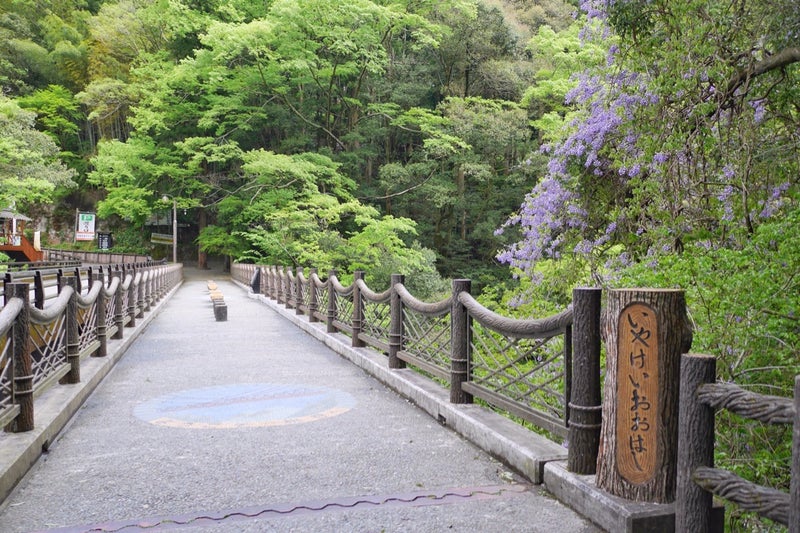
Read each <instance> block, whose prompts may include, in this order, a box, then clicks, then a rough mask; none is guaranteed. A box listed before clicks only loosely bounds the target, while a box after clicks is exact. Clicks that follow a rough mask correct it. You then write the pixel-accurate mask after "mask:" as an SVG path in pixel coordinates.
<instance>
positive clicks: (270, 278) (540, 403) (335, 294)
mask: <svg viewBox="0 0 800 533" xmlns="http://www.w3.org/2000/svg"><path fill="white" fill-rule="evenodd" d="M231 275H232V277H233V278H234V279H236V280H237V281H239V282H241V283H243V284H248V285H250V286H251V287H252V288H253V290H254V292H257V293H260V294H263V295H264V296H266V297H268V298H271V299H274V300H275V301H277V302H278V303H279V304H283V305H285V306H286V307H287V308H290V309H295V311H296V313H298V314H304V315H307V316H308V317H309V320H310V321H312V322H320V321H323V322H325V324H326V330H327V331H328V332H329V333H337V332H340V333H344V334H346V335H349V336H350V338H351V344H352V346H353V347H364V346H369V347H372V348H374V349H376V350H378V351H380V352H383V353H384V354H386V355H387V365H388V367H389V368H404V367H406V366H407V365H409V366H411V367H413V368H415V369H417V370H419V371H422V372H424V373H425V374H427V375H429V376H432V377H434V378H436V379H437V380H438V381H439V382H442V383H444V384H446V386H447V387H449V391H450V401H451V402H452V403H472V402H473V400H474V399H475V398H479V399H481V400H483V401H484V402H486V403H487V404H489V405H491V406H492V407H494V408H497V409H500V410H503V411H507V412H509V413H511V414H513V415H514V416H516V417H518V418H519V419H521V420H524V421H526V422H529V423H531V424H533V425H535V426H537V427H540V428H543V429H545V430H547V431H549V432H551V433H552V434H554V435H557V436H559V437H561V438H564V439H567V440H569V442H570V446H569V450H568V453H569V456H570V459H569V465H570V468H571V469H572V470H573V471H576V472H579V473H582V474H591V473H594V469H595V465H596V459H597V447H598V445H599V431H600V423H599V416H600V405H599V404H600V396H599V391H600V364H599V358H600V349H599V346H600V334H599V326H598V325H599V320H600V318H599V311H600V306H599V297H600V290H599V289H576V293H575V294H576V300H575V302H574V304H573V305H578V306H581V307H583V306H585V305H589V307H590V308H591V309H592V310H593V311H592V312H591V313H586V312H581V313H579V315H580V316H581V317H583V320H582V322H581V323H578V324H576V323H575V322H574V316H575V315H574V314H573V309H568V310H566V311H564V312H562V313H560V314H557V315H554V316H552V317H548V318H544V319H528V320H520V319H513V318H508V317H503V316H501V315H498V314H497V313H494V312H492V311H490V310H489V309H487V308H485V307H484V306H482V305H481V304H480V303H479V302H477V301H476V300H475V298H473V297H472V296H471V295H470V281H469V280H455V281H454V282H453V292H452V294H451V295H450V296H449V297H447V298H445V299H443V300H441V301H438V302H423V301H421V300H419V299H417V298H415V297H414V296H413V295H412V294H410V293H409V291H408V290H407V288H406V287H405V285H404V278H403V276H400V275H394V276H392V279H391V284H390V286H389V288H387V289H386V290H384V291H382V292H376V291H374V290H372V289H371V288H370V287H369V286H367V284H366V283H365V281H364V275H363V273H362V272H355V273H354V275H353V278H354V281H353V283H352V284H350V285H348V286H343V285H342V284H341V282H340V281H339V279H338V277H337V273H336V271H331V272H330V273H329V274H328V277H327V279H325V280H324V281H323V280H322V279H320V277H319V276H318V274H317V271H316V269H310V270H309V274H308V276H306V275H305V271H304V269H300V268H298V269H297V270H296V271H295V272H292V270H291V269H289V268H285V267H275V266H257V265H248V264H236V263H235V264H233V265H232V267H231ZM595 304H596V305H595ZM576 335H579V336H581V338H582V339H583V340H581V342H580V343H578V344H579V351H578V352H574V350H573V336H576ZM573 383H575V384H578V383H580V385H579V386H578V387H577V388H576V387H573ZM573 414H574V416H573Z"/></svg>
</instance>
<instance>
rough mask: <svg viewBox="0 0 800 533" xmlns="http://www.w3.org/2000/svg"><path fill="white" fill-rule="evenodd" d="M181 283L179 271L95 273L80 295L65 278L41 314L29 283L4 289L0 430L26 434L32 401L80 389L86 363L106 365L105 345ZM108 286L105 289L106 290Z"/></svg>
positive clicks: (73, 280) (76, 283) (75, 282)
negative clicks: (67, 387) (55, 389)
mask: <svg viewBox="0 0 800 533" xmlns="http://www.w3.org/2000/svg"><path fill="white" fill-rule="evenodd" d="M181 278H182V266H181V265H157V266H149V267H144V268H141V269H138V270H136V271H134V270H132V269H128V270H127V271H124V272H123V271H122V270H116V271H114V272H113V273H109V275H108V276H105V275H104V273H103V272H96V273H95V274H94V276H93V278H90V281H89V280H87V288H86V292H85V294H81V289H80V287H81V282H80V277H79V276H67V275H64V276H62V277H61V278H60V282H59V284H58V293H57V295H56V296H55V297H54V298H50V299H49V300H48V301H47V305H44V306H42V308H39V307H37V306H35V305H32V303H31V298H30V296H31V288H30V283H28V282H27V281H20V279H21V278H18V279H17V280H12V281H10V282H4V283H3V291H4V298H5V305H4V306H3V308H2V309H1V310H0V427H6V428H9V429H10V430H12V431H15V432H20V431H30V430H32V429H33V427H34V400H35V398H36V397H38V396H39V395H41V394H42V393H43V392H44V391H45V390H47V389H48V388H49V387H51V386H53V385H54V384H56V383H78V382H79V381H80V364H81V360H82V359H84V358H85V357H89V356H94V357H105V356H106V355H107V341H108V338H109V337H113V338H117V339H121V338H122V335H123V328H124V327H125V326H126V325H127V326H134V325H135V323H136V322H135V321H136V318H137V316H142V314H143V313H144V311H145V310H147V309H149V308H150V307H151V306H152V305H153V304H155V303H156V302H157V301H159V300H160V299H161V298H162V297H163V296H164V295H165V294H166V293H167V292H168V291H169V290H170V289H171V288H172V287H174V286H175V285H176V284H177V283H178V282H179V281H180V280H181ZM106 282H108V284H106Z"/></svg>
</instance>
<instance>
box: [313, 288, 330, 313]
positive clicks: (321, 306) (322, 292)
mask: <svg viewBox="0 0 800 533" xmlns="http://www.w3.org/2000/svg"><path fill="white" fill-rule="evenodd" d="M313 290H315V291H316V292H317V312H318V313H322V315H323V316H325V314H326V313H327V312H328V311H327V309H328V289H327V288H326V287H324V286H323V287H317V285H316V283H315V284H314V289H313Z"/></svg>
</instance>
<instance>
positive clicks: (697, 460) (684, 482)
mask: <svg viewBox="0 0 800 533" xmlns="http://www.w3.org/2000/svg"><path fill="white" fill-rule="evenodd" d="M716 373H717V361H716V359H715V358H714V357H712V356H709V355H700V354H684V355H683V356H682V357H681V379H680V402H679V413H680V414H679V416H678V422H679V423H678V478H677V488H676V497H675V531H692V532H693V533H708V532H709V531H710V524H711V504H712V500H713V496H712V494H711V493H710V492H708V491H706V490H704V489H703V488H701V487H700V486H698V485H697V483H695V482H694V481H693V480H692V474H693V473H694V470H695V469H696V468H697V467H699V466H709V467H713V466H714V409H713V408H712V407H710V406H708V405H706V404H705V403H703V402H701V401H699V400H698V399H697V389H698V388H699V387H700V385H703V384H705V383H714V381H715V380H716Z"/></svg>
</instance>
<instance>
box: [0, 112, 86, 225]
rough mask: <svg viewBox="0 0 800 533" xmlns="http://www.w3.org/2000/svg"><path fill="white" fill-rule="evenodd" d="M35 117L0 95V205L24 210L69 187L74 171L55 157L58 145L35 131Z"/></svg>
mask: <svg viewBox="0 0 800 533" xmlns="http://www.w3.org/2000/svg"><path fill="white" fill-rule="evenodd" d="M35 120H36V115H35V114H34V113H32V112H30V111H26V110H24V109H22V108H20V107H19V106H18V105H17V104H16V103H15V102H13V101H12V100H9V99H8V98H6V97H4V96H0V205H2V206H6V207H7V206H14V205H15V206H17V208H18V209H20V208H25V207H27V206H29V205H31V204H35V203H49V202H50V201H52V200H53V198H54V197H55V193H56V190H57V188H59V187H64V188H69V187H73V186H74V185H75V183H74V182H73V181H72V177H73V175H74V172H73V171H72V170H71V169H68V168H66V167H65V166H64V165H63V164H62V163H61V162H60V160H59V158H58V153H59V150H58V146H57V145H56V143H55V142H53V139H52V138H51V137H50V136H48V135H47V134H45V133H42V132H40V131H37V130H36V129H35Z"/></svg>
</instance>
